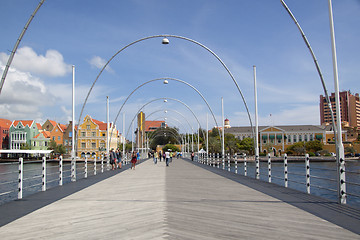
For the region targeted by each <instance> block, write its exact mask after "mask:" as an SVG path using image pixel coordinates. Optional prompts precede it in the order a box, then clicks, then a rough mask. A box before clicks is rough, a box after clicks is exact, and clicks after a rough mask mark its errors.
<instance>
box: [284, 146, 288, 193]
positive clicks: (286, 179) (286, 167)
mask: <svg viewBox="0 0 360 240" xmlns="http://www.w3.org/2000/svg"><path fill="white" fill-rule="evenodd" d="M284 183H285V187H288V159H287V154H286V153H285V154H284Z"/></svg>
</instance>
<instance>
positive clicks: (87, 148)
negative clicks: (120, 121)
mask: <svg viewBox="0 0 360 240" xmlns="http://www.w3.org/2000/svg"><path fill="white" fill-rule="evenodd" d="M109 126H110V127H109V136H107V123H105V122H102V121H98V120H96V119H93V118H91V117H90V116H89V115H87V116H86V117H85V118H84V122H83V123H82V124H81V125H79V130H78V134H79V136H78V143H77V144H78V145H77V156H78V157H85V156H91V157H95V156H96V157H101V155H103V154H105V153H106V148H107V146H106V144H107V141H106V140H107V138H108V139H109V143H110V147H109V150H111V149H116V148H117V147H118V135H119V133H118V131H117V130H116V126H115V125H114V124H112V123H110V124H109Z"/></svg>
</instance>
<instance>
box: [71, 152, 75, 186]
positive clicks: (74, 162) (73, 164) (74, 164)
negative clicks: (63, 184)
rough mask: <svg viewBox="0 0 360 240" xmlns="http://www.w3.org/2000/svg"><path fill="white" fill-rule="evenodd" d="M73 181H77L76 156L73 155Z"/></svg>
mask: <svg viewBox="0 0 360 240" xmlns="http://www.w3.org/2000/svg"><path fill="white" fill-rule="evenodd" d="M71 181H72V182H76V158H75V157H74V156H73V157H71Z"/></svg>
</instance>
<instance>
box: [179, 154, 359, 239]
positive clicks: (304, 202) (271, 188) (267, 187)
mask: <svg viewBox="0 0 360 240" xmlns="http://www.w3.org/2000/svg"><path fill="white" fill-rule="evenodd" d="M185 160H187V161H188V162H190V163H192V164H194V165H196V166H199V167H201V168H203V169H206V170H208V171H210V172H212V173H215V174H218V175H220V176H222V177H225V178H227V179H230V180H232V181H235V182H237V183H240V184H243V185H245V186H247V187H250V188H252V189H254V190H257V191H259V192H262V193H264V194H266V195H269V196H271V197H274V198H276V199H279V200H280V201H282V202H285V203H288V204H290V205H292V206H295V207H297V208H299V209H302V210H304V211H306V212H308V213H311V214H313V215H315V216H317V217H320V218H322V219H324V220H326V221H328V222H331V223H334V224H336V225H338V226H341V227H343V228H345V229H347V230H349V231H352V232H354V233H356V234H360V209H357V208H353V207H350V206H348V205H342V204H338V203H337V202H334V201H331V200H328V199H325V198H322V197H318V196H315V195H310V194H307V193H304V192H301V191H298V190H295V189H291V188H285V187H283V186H280V185H277V184H275V183H269V182H265V181H262V180H256V179H254V178H251V177H246V176H243V175H240V174H236V173H233V172H229V171H227V170H223V169H221V168H216V167H212V166H209V165H205V164H201V163H198V162H195V161H194V162H193V161H191V160H190V159H185ZM255 202H256V200H255Z"/></svg>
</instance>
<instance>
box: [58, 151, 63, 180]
mask: <svg viewBox="0 0 360 240" xmlns="http://www.w3.org/2000/svg"><path fill="white" fill-rule="evenodd" d="M62 185H63V156H60V160H59V186H62Z"/></svg>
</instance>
